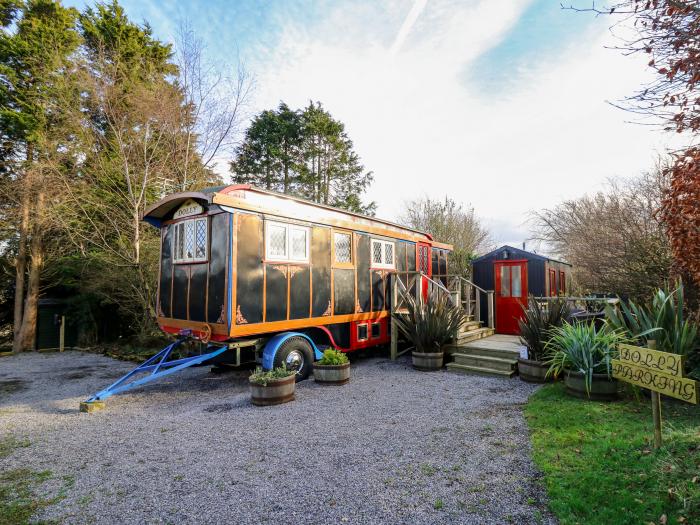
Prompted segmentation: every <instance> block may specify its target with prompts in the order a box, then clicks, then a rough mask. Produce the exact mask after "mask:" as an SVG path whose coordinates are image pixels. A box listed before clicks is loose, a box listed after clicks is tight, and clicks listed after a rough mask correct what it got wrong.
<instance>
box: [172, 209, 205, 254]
mask: <svg viewBox="0 0 700 525" xmlns="http://www.w3.org/2000/svg"><path fill="white" fill-rule="evenodd" d="M174 242H175V262H177V263H192V262H206V260H207V219H206V218H201V219H190V220H188V221H182V222H179V223H177V225H176V226H175V239H174Z"/></svg>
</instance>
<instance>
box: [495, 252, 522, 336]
mask: <svg viewBox="0 0 700 525" xmlns="http://www.w3.org/2000/svg"><path fill="white" fill-rule="evenodd" d="M493 264H494V268H493V269H494V275H495V276H496V332H498V333H499V334H512V335H517V334H518V333H519V332H520V330H519V328H518V320H519V319H521V318H522V316H523V310H522V307H521V305H523V304H527V261H525V260H523V261H495V262H494V263H493Z"/></svg>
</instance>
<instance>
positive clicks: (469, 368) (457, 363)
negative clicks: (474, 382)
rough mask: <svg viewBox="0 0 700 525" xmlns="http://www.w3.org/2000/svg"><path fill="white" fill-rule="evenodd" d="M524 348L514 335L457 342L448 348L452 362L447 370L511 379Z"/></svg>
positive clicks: (498, 335) (489, 336)
mask: <svg viewBox="0 0 700 525" xmlns="http://www.w3.org/2000/svg"><path fill="white" fill-rule="evenodd" d="M522 349H524V347H523V346H522V345H521V344H520V340H519V338H518V337H517V336H514V335H500V334H497V335H488V336H487V337H482V338H479V339H476V340H471V341H466V342H463V341H458V342H456V343H455V344H454V345H451V346H450V347H449V348H448V353H449V354H451V355H452V358H453V360H454V361H453V362H451V363H448V364H447V368H448V369H449V370H451V371H453V372H463V373H476V374H487V375H498V376H506V377H511V376H512V375H513V374H515V372H516V370H517V367H518V357H520V355H521V350H522Z"/></svg>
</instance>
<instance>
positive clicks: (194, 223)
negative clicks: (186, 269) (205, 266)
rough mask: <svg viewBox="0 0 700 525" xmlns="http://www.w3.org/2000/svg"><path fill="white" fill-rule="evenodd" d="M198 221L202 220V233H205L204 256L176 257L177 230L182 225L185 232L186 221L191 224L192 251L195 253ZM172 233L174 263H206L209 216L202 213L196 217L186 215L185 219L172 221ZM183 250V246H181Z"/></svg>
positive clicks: (208, 241) (207, 258)
mask: <svg viewBox="0 0 700 525" xmlns="http://www.w3.org/2000/svg"><path fill="white" fill-rule="evenodd" d="M198 222H203V223H204V235H205V240H204V257H178V252H177V242H178V240H179V238H180V237H179V230H180V227H182V231H183V232H185V231H187V223H191V224H192V232H193V236H194V238H193V241H192V242H193V248H194V253H195V254H196V253H197V223H198ZM174 226H175V227H174V230H175V231H174V233H173V240H172V243H173V245H172V248H171V250H172V254H173V263H174V264H201V263H208V262H209V243H210V239H209V217H208V216H206V215H204V216H197V217H188V218H186V219H182V220H180V221H177V222H175V223H174ZM183 251H184V248H183Z"/></svg>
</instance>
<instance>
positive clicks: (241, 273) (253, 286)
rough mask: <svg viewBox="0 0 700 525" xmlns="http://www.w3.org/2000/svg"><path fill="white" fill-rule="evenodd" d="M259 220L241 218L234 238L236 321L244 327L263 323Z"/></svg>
mask: <svg viewBox="0 0 700 525" xmlns="http://www.w3.org/2000/svg"><path fill="white" fill-rule="evenodd" d="M262 239H263V235H262V220H260V218H259V217H257V216H255V215H246V214H243V213H242V214H240V215H239V218H238V232H237V235H236V246H237V249H238V253H237V256H236V304H237V312H236V313H234V315H235V316H236V318H239V316H238V314H239V313H240V319H239V320H240V321H244V323H259V322H261V321H262V303H263V266H262V251H263V242H262Z"/></svg>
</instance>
